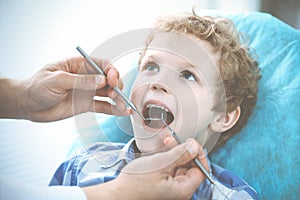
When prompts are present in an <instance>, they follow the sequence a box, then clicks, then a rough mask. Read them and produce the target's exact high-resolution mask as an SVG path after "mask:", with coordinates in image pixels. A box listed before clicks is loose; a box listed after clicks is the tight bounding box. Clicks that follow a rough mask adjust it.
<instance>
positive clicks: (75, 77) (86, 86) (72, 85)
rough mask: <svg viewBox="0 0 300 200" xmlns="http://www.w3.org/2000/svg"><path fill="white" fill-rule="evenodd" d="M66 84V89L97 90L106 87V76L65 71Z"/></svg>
mask: <svg viewBox="0 0 300 200" xmlns="http://www.w3.org/2000/svg"><path fill="white" fill-rule="evenodd" d="M62 81H63V82H64V85H65V87H66V89H79V90H96V89H100V88H103V87H105V85H106V78H105V77H104V76H102V75H100V74H95V75H90V74H88V75H87V74H72V73H67V72H65V77H64V80H62Z"/></svg>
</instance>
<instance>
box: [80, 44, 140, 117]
mask: <svg viewBox="0 0 300 200" xmlns="http://www.w3.org/2000/svg"><path fill="white" fill-rule="evenodd" d="M76 49H77V50H78V51H79V53H80V54H81V55H82V56H83V57H84V58H85V59H86V61H87V62H88V63H89V64H90V65H91V66H92V67H94V68H95V69H96V70H97V71H98V72H99V73H100V74H101V75H103V76H105V77H106V74H105V73H104V72H103V70H102V69H101V67H99V66H98V65H97V64H96V63H95V62H94V61H93V60H92V59H91V57H90V56H88V55H87V54H86V53H85V52H84V51H83V49H82V48H81V47H80V46H78V47H76ZM114 91H115V92H117V93H118V95H120V96H121V98H122V99H123V100H124V101H125V103H126V104H127V105H128V106H129V107H130V108H131V109H132V110H134V111H135V112H136V113H137V114H138V115H139V116H140V117H141V118H142V119H143V120H145V118H144V116H143V115H142V113H141V112H139V110H138V109H137V108H136V107H135V105H134V104H133V103H132V102H131V101H130V99H129V98H128V97H127V96H126V95H125V94H124V93H123V92H122V91H121V90H120V88H118V87H117V86H116V87H114Z"/></svg>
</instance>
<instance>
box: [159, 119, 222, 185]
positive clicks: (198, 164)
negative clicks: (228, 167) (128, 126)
mask: <svg viewBox="0 0 300 200" xmlns="http://www.w3.org/2000/svg"><path fill="white" fill-rule="evenodd" d="M162 122H163V124H164V125H165V126H166V127H167V129H168V130H169V132H170V133H171V135H172V137H174V138H175V140H176V141H177V142H178V144H182V143H183V140H182V139H181V138H180V137H179V136H178V135H177V134H176V132H175V131H174V130H173V129H171V128H170V127H169V126H168V124H167V123H166V122H165V120H162ZM194 162H195V163H196V165H197V166H198V167H199V168H200V170H201V171H202V172H203V173H204V175H205V176H206V177H207V178H208V180H209V181H210V182H211V183H212V184H214V185H216V181H215V180H214V179H213V177H212V176H211V175H210V174H209V173H208V172H207V171H206V169H205V168H204V166H203V165H202V164H201V163H200V161H199V159H198V158H194Z"/></svg>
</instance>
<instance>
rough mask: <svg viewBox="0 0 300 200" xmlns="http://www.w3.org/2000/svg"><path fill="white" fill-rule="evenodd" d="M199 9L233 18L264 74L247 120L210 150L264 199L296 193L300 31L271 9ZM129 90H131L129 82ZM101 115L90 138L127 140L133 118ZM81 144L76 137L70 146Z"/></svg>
mask: <svg viewBox="0 0 300 200" xmlns="http://www.w3.org/2000/svg"><path fill="white" fill-rule="evenodd" d="M199 14H209V15H222V16H225V17H228V18H230V19H232V20H233V21H234V22H235V24H236V26H237V28H238V30H239V31H240V32H243V33H246V34H247V35H248V36H249V45H250V47H252V48H254V49H255V53H256V55H257V57H258V62H259V67H260V68H261V74H262V78H261V80H260V82H259V92H258V102H257V105H256V107H255V109H254V111H253V114H252V116H251V117H250V119H249V121H248V123H247V125H246V126H245V127H244V128H243V129H242V130H241V132H240V133H239V134H237V135H236V136H234V137H233V138H231V139H230V140H229V141H228V143H227V144H226V145H225V146H224V147H222V148H220V149H219V150H218V151H217V152H215V153H214V154H212V155H211V159H212V161H213V162H215V163H217V164H218V165H220V166H222V167H224V168H226V169H229V170H231V171H232V172H233V173H235V174H236V175H238V176H240V177H242V178H244V179H245V180H247V181H248V183H249V184H250V185H251V186H253V187H254V188H255V190H257V191H258V193H259V196H260V198H261V199H297V196H298V195H299V194H300V170H299V166H300V155H299V154H300V153H299V152H300V138H299V136H300V101H299V97H300V32H299V31H298V30H296V29H293V28H292V27H290V26H288V25H287V24H285V23H284V22H282V21H280V20H278V19H277V18H275V17H273V16H271V15H269V14H266V13H259V12H251V13H234V14H230V13H220V12H215V11H203V13H199ZM133 77H134V72H133V73H132V74H131V75H129V76H128V77H127V79H128V80H125V81H124V82H125V85H130V84H131V83H130V82H131V81H132V79H133ZM125 90H126V91H127V93H128V92H129V88H126V89H125ZM98 117H99V119H102V120H100V123H99V127H100V129H101V134H99V127H90V131H91V132H93V131H94V132H97V131H98V136H97V137H91V139H90V142H96V141H112V142H127V141H128V140H129V139H130V138H131V137H132V130H131V125H130V121H129V118H126V117H123V118H116V117H108V116H103V115H101V114H99V115H98ZM103 117H104V118H103ZM120 124H121V126H120ZM119 127H127V129H128V130H127V131H123V130H122V129H120V128H119ZM130 131H131V132H130ZM127 132H129V134H128V133H127ZM78 144H79V143H78V141H77V143H75V144H74V145H73V147H72V149H71V152H73V151H74V150H75V149H76V148H77V146H78Z"/></svg>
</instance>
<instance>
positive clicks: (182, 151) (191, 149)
mask: <svg viewBox="0 0 300 200" xmlns="http://www.w3.org/2000/svg"><path fill="white" fill-rule="evenodd" d="M199 151H200V145H199V144H198V143H197V142H195V140H193V139H188V140H187V141H186V142H184V143H182V144H180V145H178V146H176V147H174V148H172V149H171V150H169V151H168V152H167V155H166V157H168V159H169V160H173V162H172V164H171V165H170V166H169V167H170V168H171V169H173V168H175V167H178V166H181V165H184V164H186V163H188V162H190V161H192V160H193V159H194V158H195V157H196V156H197V155H198V154H199Z"/></svg>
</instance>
